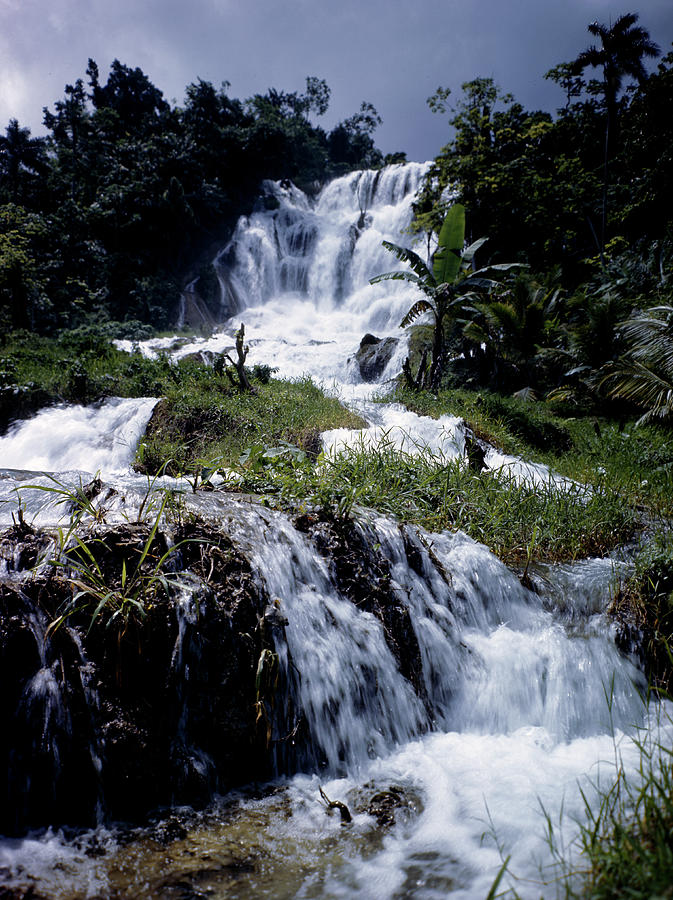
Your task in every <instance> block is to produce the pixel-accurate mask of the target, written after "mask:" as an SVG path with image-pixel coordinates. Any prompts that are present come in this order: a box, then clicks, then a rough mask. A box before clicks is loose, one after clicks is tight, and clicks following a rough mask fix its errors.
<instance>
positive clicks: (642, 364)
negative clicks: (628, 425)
mask: <svg viewBox="0 0 673 900" xmlns="http://www.w3.org/2000/svg"><path fill="white" fill-rule="evenodd" d="M620 331H621V334H622V336H623V337H624V339H625V341H626V342H627V343H628V344H629V350H628V351H627V353H626V354H625V355H624V356H623V357H622V358H621V359H620V360H619V361H617V362H615V363H612V364H610V365H608V366H605V367H604V368H603V373H604V378H603V381H602V384H603V385H605V386H606V387H607V390H608V396H610V397H616V398H619V399H622V400H627V401H629V402H631V403H635V404H636V406H639V407H640V408H641V409H644V410H645V412H644V413H643V415H642V416H641V417H640V419H639V420H638V424H639V425H640V424H643V423H645V422H650V421H652V420H654V419H660V420H666V421H669V422H670V421H671V420H673V306H669V305H662V306H653V307H652V308H651V309H647V310H645V312H644V313H641V314H640V315H635V316H632V317H631V318H630V319H627V320H626V322H624V323H623V324H622V325H621V327H620Z"/></svg>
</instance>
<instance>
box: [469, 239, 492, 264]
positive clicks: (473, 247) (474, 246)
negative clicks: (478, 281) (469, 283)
mask: <svg viewBox="0 0 673 900" xmlns="http://www.w3.org/2000/svg"><path fill="white" fill-rule="evenodd" d="M487 240H488V238H487V237H483V238H479V239H478V240H476V241H475V242H474V243H473V244H470V246H469V247H467V248H466V249H465V250H463V262H466V263H471V262H472V260H473V259H474V254H475V253H476V252H477V250H478V249H479V248H480V247H483V246H484V244H485V243H486V241H487Z"/></svg>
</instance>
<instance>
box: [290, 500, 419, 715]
mask: <svg viewBox="0 0 673 900" xmlns="http://www.w3.org/2000/svg"><path fill="white" fill-rule="evenodd" d="M295 525H296V527H297V528H298V529H299V530H300V531H304V532H305V533H306V534H308V536H309V537H310V538H311V540H312V541H313V543H314V545H315V547H316V549H317V550H318V552H319V553H320V554H321V555H322V556H324V557H325V558H327V559H328V560H329V561H330V566H331V569H332V574H333V577H334V580H335V582H336V584H337V586H338V588H339V590H340V591H341V592H342V593H343V594H344V596H346V597H348V599H349V600H351V601H352V602H353V603H354V604H355V605H356V606H358V607H359V608H360V609H363V610H365V611H366V612H370V613H372V614H373V615H375V616H376V618H377V619H379V621H380V622H381V623H382V624H383V627H384V634H385V638H386V643H387V644H388V646H389V647H390V649H391V651H392V653H393V655H394V657H395V660H396V661H397V664H398V666H399V670H400V672H401V674H402V675H403V676H404V677H405V678H407V679H408V680H409V681H410V682H411V684H412V686H413V688H414V690H415V691H416V693H417V695H418V696H419V697H420V698H421V699H422V700H423V702H424V703H426V702H427V691H426V688H425V682H424V680H423V665H422V661H421V653H420V648H419V646H418V639H417V637H416V632H415V631H414V628H413V625H412V622H411V616H410V613H409V610H408V608H407V607H406V606H404V605H403V604H401V603H400V602H399V600H398V598H397V597H396V595H395V593H394V591H393V590H392V587H391V584H390V566H389V563H388V561H387V560H386V559H385V558H384V557H383V555H382V554H381V553H380V552H379V551H377V550H376V549H374V548H373V547H372V546H371V545H370V544H369V543H368V542H367V540H366V538H365V536H364V534H363V532H362V531H361V530H360V529H359V528H358V527H357V526H356V525H355V523H354V522H350V521H348V522H338V523H337V522H334V521H332V520H328V519H325V518H320V517H318V516H310V515H304V516H300V517H298V518H297V519H296V520H295Z"/></svg>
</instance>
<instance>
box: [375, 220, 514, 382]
mask: <svg viewBox="0 0 673 900" xmlns="http://www.w3.org/2000/svg"><path fill="white" fill-rule="evenodd" d="M486 240H487V238H479V240H477V241H475V242H474V243H473V244H471V245H470V246H469V247H467V248H465V247H464V244H465V207H464V206H462V205H461V204H460V203H456V204H455V205H454V206H452V207H451V209H449V211H448V213H447V215H446V218H445V219H444V223H443V225H442V227H441V229H440V232H439V239H438V246H437V250H436V251H435V254H434V257H433V260H432V270H430V268H429V267H428V266H426V264H425V263H424V262H423V260H422V259H421V258H420V256H418V254H417V253H414V251H413V250H408V249H407V248H406V247H400V246H398V245H397V244H392V243H391V242H390V241H383V246H384V247H385V248H386V250H390V252H391V253H394V254H395V256H396V257H397V258H398V259H399V260H400V262H406V263H408V264H409V265H410V266H411V269H412V271H411V272H410V271H408V270H404V271H395V272H386V273H385V274H384V275H377V276H376V277H375V278H371V279H370V280H369V283H370V284H377V283H378V282H379V281H389V280H394V281H409V282H411V283H412V284H415V285H416V286H417V287H418V288H420V290H421V291H422V292H423V293H424V294H425V297H422V298H420V299H419V300H417V301H416V302H415V303H414V304H413V306H412V307H411V309H410V310H409V312H408V313H407V314H406V315H405V316H404V318H403V319H402V321H401V322H400V327H401V328H406V327H407V325H411V323H412V322H413V321H414V320H415V319H417V318H418V317H419V316H421V315H423V314H424V313H429V314H430V316H431V318H432V325H433V331H432V362H431V365H430V373H429V379H428V381H429V387H430V388H431V390H436V389H437V387H439V381H440V378H441V373H442V359H443V356H444V322H445V320H446V318H447V316H448V315H449V313H450V312H452V311H453V310H454V309H455V308H456V307H458V306H459V305H460V304H462V303H464V302H465V300H466V299H467V298H468V297H473V298H476V296H477V292H478V291H488V290H491V289H493V288H495V287H497V284H498V283H497V282H496V281H494V280H493V279H491V278H488V277H486V276H487V275H490V274H492V273H493V272H504V271H507V270H509V269H512V268H515V267H517V266H518V264H517V263H500V264H498V265H493V266H488V267H486V268H484V269H478V270H477V271H472V261H473V259H474V254H475V253H476V252H477V250H478V249H479V248H480V247H481V246H482V245H483V244H484V243H485V241H486ZM422 375H423V373H421V372H419V376H422ZM424 381H425V379H424V378H422V377H420V378H419V382H420V384H421V385H423V383H424Z"/></svg>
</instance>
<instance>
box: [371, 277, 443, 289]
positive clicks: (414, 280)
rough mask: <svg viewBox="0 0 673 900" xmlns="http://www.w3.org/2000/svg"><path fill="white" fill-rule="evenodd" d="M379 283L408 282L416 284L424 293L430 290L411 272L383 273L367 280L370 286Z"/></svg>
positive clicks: (421, 279)
mask: <svg viewBox="0 0 673 900" xmlns="http://www.w3.org/2000/svg"><path fill="white" fill-rule="evenodd" d="M379 281H410V282H411V283H412V284H417V285H418V287H419V288H421V289H422V290H424V291H428V292H429V291H431V290H432V288H431V287H429V286H428V285H427V284H426V283H425V279H424V278H419V277H418V275H414V273H413V272H384V273H383V275H375V276H374V278H370V279H369V283H370V284H378V283H379Z"/></svg>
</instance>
